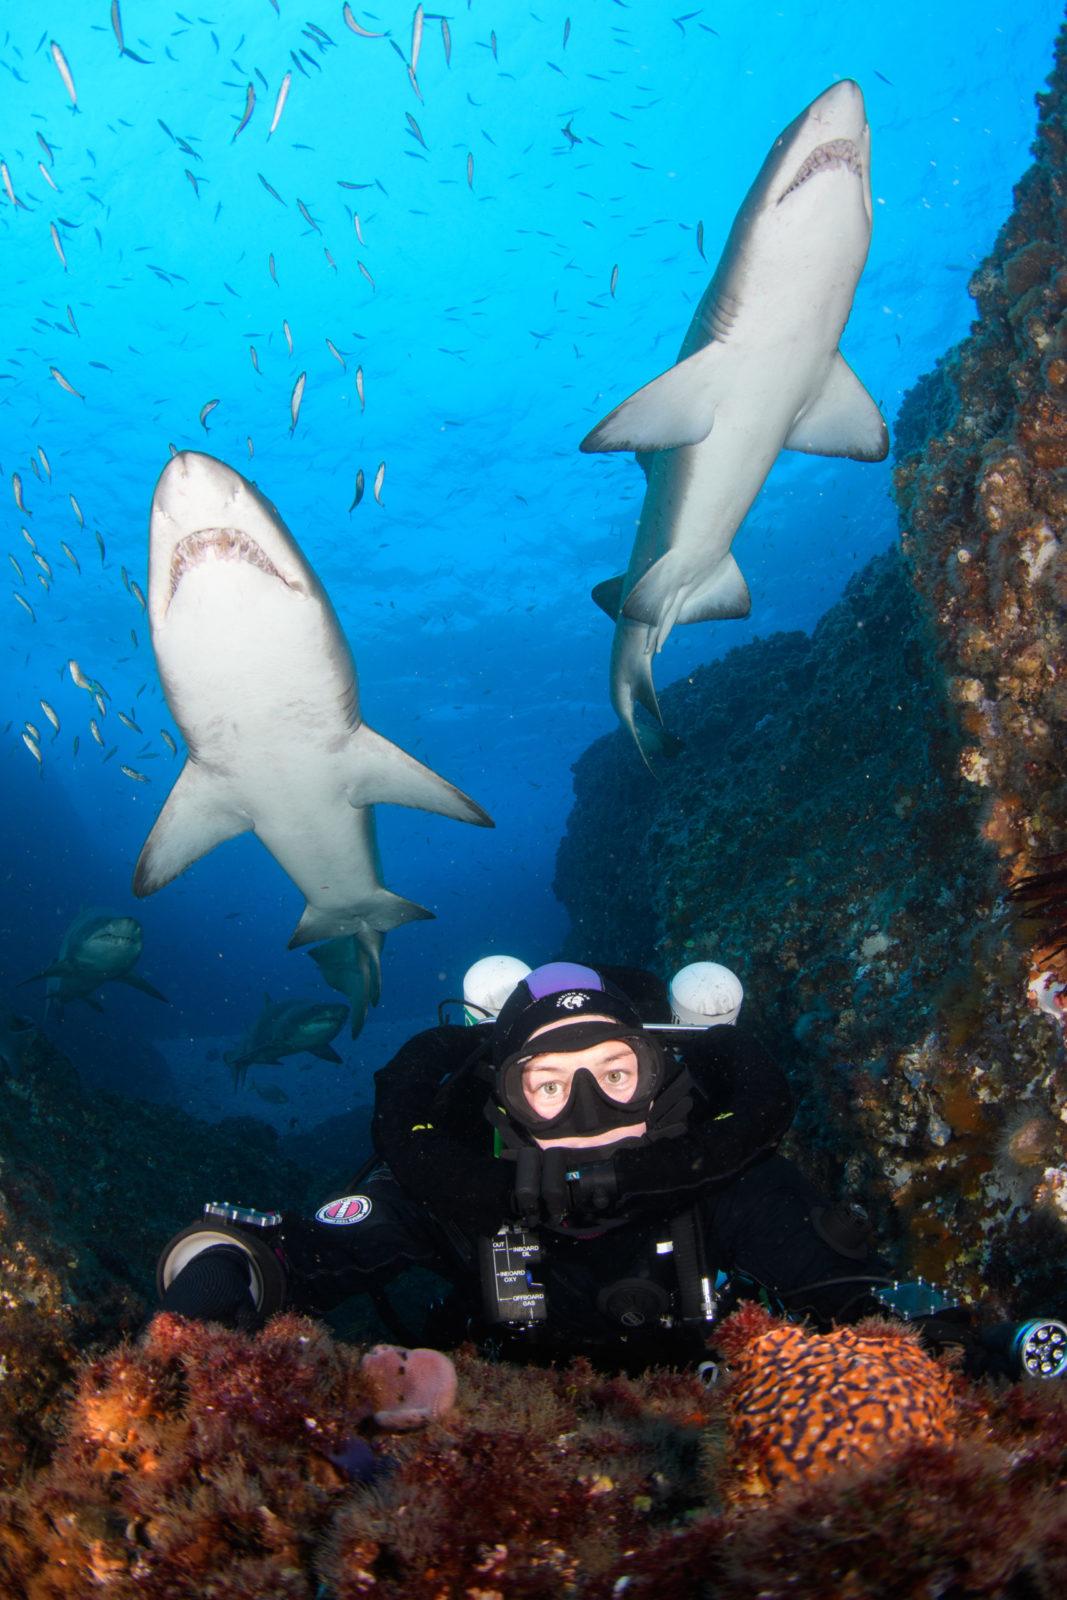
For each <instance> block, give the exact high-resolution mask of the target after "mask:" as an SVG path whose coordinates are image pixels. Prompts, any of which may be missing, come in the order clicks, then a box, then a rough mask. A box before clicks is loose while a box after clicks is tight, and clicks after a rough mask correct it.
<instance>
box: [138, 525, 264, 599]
mask: <svg viewBox="0 0 1067 1600" xmlns="http://www.w3.org/2000/svg"><path fill="white" fill-rule="evenodd" d="M208 557H210V558H211V559H212V560H213V561H247V562H250V563H251V565H252V566H254V567H258V568H259V569H260V571H261V572H265V573H267V575H268V576H269V577H271V578H279V579H280V580H281V582H282V583H285V582H286V579H285V577H284V576H283V574H282V573H280V572H279V571H278V569H277V567H276V566H275V565H274V563H273V561H271V560H270V559H269V557H267V556H266V555H264V553H263V551H262V549H261V548H260V546H259V545H258V544H257V543H256V541H255V540H254V539H252V538H250V537H249V536H248V534H247V533H245V532H244V531H243V530H242V529H241V528H198V529H197V531H196V532H195V533H187V534H186V536H185V538H184V539H182V540H181V541H180V542H179V543H178V544H176V545H175V546H174V552H173V554H172V555H171V558H170V593H169V595H168V597H167V604H168V605H169V604H170V602H171V600H173V599H174V596H175V594H176V593H177V591H178V585H179V584H180V583H181V581H182V579H183V578H184V576H185V574H186V573H187V572H188V571H189V569H190V568H191V567H196V566H199V565H200V563H201V562H203V561H206V560H207V559H208Z"/></svg>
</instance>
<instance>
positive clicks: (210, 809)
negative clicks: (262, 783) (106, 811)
mask: <svg viewBox="0 0 1067 1600" xmlns="http://www.w3.org/2000/svg"><path fill="white" fill-rule="evenodd" d="M251 826H252V821H251V818H250V817H245V816H241V815H240V814H239V813H238V812H235V811H234V810H233V808H232V807H231V806H229V805H228V804H227V803H226V801H225V800H224V799H223V798H222V795H221V794H220V793H219V785H218V784H217V781H216V779H214V778H213V777H212V776H211V774H210V773H207V772H205V771H204V769H203V767H199V766H197V765H196V763H195V762H194V761H187V762H186V763H185V765H184V767H183V768H182V770H181V772H180V773H179V774H178V777H177V780H176V782H175V784H174V787H173V789H172V790H171V791H170V794H169V795H168V796H167V798H166V800H165V801H164V802H163V809H162V811H161V812H160V813H159V816H158V817H157V818H156V820H155V824H154V826H153V828H152V831H151V833H150V834H149V835H148V838H147V839H146V840H145V842H144V847H143V849H142V850H141V854H140V856H139V857H138V860H137V866H136V867H135V869H134V874H133V892H134V894H135V895H136V896H137V898H138V899H139V900H143V899H144V897H145V895H149V894H154V893H155V892H156V890H157V889H162V887H163V885H164V884H166V883H170V881H171V879H172V878H176V877H177V876H178V874H179V873H181V872H184V871H185V869H186V867H191V866H192V864H193V862H194V861H199V860H200V857H201V856H206V855H207V853H208V851H209V850H214V848H215V846H216V845H217V844H222V843H223V841H224V840H226V839H233V838H235V837H236V835H237V834H239V833H247V832H248V830H249V829H250V828H251Z"/></svg>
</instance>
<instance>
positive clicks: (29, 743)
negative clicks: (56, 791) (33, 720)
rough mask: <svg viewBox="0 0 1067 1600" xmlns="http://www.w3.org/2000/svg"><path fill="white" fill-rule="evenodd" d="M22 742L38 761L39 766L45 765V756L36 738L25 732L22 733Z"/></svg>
mask: <svg viewBox="0 0 1067 1600" xmlns="http://www.w3.org/2000/svg"><path fill="white" fill-rule="evenodd" d="M22 742H23V744H24V745H25V746H26V749H27V750H28V751H29V752H30V755H31V756H32V757H33V759H34V760H35V761H36V763H37V765H38V766H39V767H43V766H44V757H43V756H42V754H41V747H40V745H38V744H36V743H35V742H34V740H33V739H31V738H30V736H29V734H28V733H24V734H23V735H22Z"/></svg>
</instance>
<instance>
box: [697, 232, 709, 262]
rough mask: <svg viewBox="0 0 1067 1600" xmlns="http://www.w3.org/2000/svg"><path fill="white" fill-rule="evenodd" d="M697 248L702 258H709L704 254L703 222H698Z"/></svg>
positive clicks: (703, 259) (704, 259)
mask: <svg viewBox="0 0 1067 1600" xmlns="http://www.w3.org/2000/svg"><path fill="white" fill-rule="evenodd" d="M697 249H698V250H699V251H700V258H701V260H702V261H706V260H707V259H708V258H707V256H706V255H705V254H704V224H703V223H702V222H698V223H697Z"/></svg>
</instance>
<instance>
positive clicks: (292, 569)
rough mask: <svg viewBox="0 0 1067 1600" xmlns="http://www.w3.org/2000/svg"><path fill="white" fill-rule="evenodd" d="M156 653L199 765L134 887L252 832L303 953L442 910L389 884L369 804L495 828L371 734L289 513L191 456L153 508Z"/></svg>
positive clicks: (193, 762)
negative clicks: (295, 910) (297, 896)
mask: <svg viewBox="0 0 1067 1600" xmlns="http://www.w3.org/2000/svg"><path fill="white" fill-rule="evenodd" d="M148 617H149V624H150V627H151V630H152V644H153V646H154V648H155V653H156V661H157V663H158V666H159V672H160V677H161V679H162V682H163V689H164V693H165V694H166V697H167V703H168V705H169V706H170V709H171V713H172V715H173V717H174V719H175V721H176V722H177V724H178V726H179V727H180V729H181V731H182V734H183V735H184V737H185V741H186V744H187V746H188V750H189V755H188V759H187V760H186V763H185V766H184V767H183V769H182V771H181V774H180V775H179V777H178V780H177V782H176V783H175V785H174V788H173V789H172V790H171V792H170V794H169V796H168V797H167V800H166V801H165V803H164V805H163V809H162V811H161V812H160V814H159V816H158V818H157V819H156V822H155V826H154V827H153V828H152V831H151V833H150V834H149V836H148V839H147V840H146V842H145V845H144V848H143V850H142V851H141V855H140V859H139V860H138V862H137V867H136V870H135V873H134V880H133V887H134V893H135V894H137V895H148V894H152V893H153V892H154V891H155V890H156V889H159V888H162V886H163V885H164V884H166V883H169V882H170V881H171V879H172V878H175V877H177V875H178V874H179V873H181V872H184V871H185V869H186V867H188V866H190V865H191V864H192V863H193V862H194V861H197V860H199V858H200V857H201V856H203V855H206V854H207V852H208V851H209V850H212V849H214V847H215V846H216V845H217V844H221V843H222V842H223V841H224V840H226V839H232V838H234V837H235V836H236V835H238V834H241V833H247V832H250V831H251V832H254V833H255V834H256V836H257V838H259V839H260V841H261V842H262V843H263V844H264V845H265V846H266V848H267V849H268V850H269V851H270V853H271V855H272V856H273V857H274V859H275V860H276V861H277V862H278V864H279V866H281V867H282V868H283V869H284V870H285V871H286V872H287V873H288V874H289V876H290V878H292V880H293V882H294V883H295V884H296V885H297V887H298V888H299V889H300V890H301V891H302V892H303V894H304V897H305V899H306V902H307V904H306V907H305V910H304V914H303V916H302V917H301V918H300V921H299V923H298V925H297V928H296V931H295V933H294V934H293V937H292V939H291V940H290V948H293V947H294V946H297V945H303V944H310V943H312V942H313V941H315V940H318V939H333V938H339V937H343V936H346V935H349V934H353V933H359V932H360V931H361V930H362V929H364V928H369V929H373V930H375V931H377V932H384V931H386V930H388V929H390V928H395V927H398V926H399V925H400V924H401V923H404V922H409V921H411V920H412V919H414V918H418V917H429V916H431V915H432V913H431V912H429V911H426V910H424V909H423V907H422V906H418V905H415V904H414V902H412V901H410V900H405V899H402V898H401V897H400V896H399V895H396V894H392V893H391V892H390V891H389V890H388V889H386V888H384V887H383V886H382V884H381V882H380V881H379V863H378V857H377V850H376V848H375V843H374V825H373V818H372V814H371V812H370V810H369V809H368V808H369V807H370V806H371V805H373V804H375V803H377V802H379V801H390V802H393V803H394V804H397V805H403V806H418V807H421V808H423V809H424V810H427V811H439V812H441V813H443V814H444V815H445V816H449V817H455V818H457V819H458V820H459V821H462V822H475V823H478V824H480V825H481V826H483V827H492V821H491V819H490V818H489V817H488V816H487V815H486V813H485V812H484V811H483V810H482V809H481V807H480V806H478V805H476V804H475V803H474V801H473V800H471V799H469V798H468V796H467V795H465V794H463V793H461V791H460V790H459V789H457V788H455V787H454V786H453V785H452V784H450V783H447V782H446V781H445V780H444V779H443V778H440V777H438V776H437V774H436V773H435V772H431V771H430V769H429V767H425V766H423V765H422V764H421V762H418V761H416V760H414V758H413V757H411V756H409V755H405V753H404V752H403V751H402V750H400V749H399V748H398V747H397V746H396V745H394V744H390V743H389V741H388V740H387V739H383V738H382V736H381V735H380V734H378V733H375V732H373V730H372V729H370V728H369V727H368V726H367V724H366V723H365V722H364V721H363V719H362V716H361V714H360V705H359V687H358V684H357V681H356V668H355V662H354V661H353V659H352V653H351V651H350V650H349V647H348V644H347V641H346V640H345V637H344V634H343V633H342V632H341V627H340V624H339V622H338V620H337V616H336V614H335V612H334V609H333V606H332V605H331V604H330V600H329V597H328V595H327V594H326V592H325V590H324V589H323V587H322V584H321V583H320V582H319V580H318V578H317V577H316V575H315V573H314V572H313V571H312V569H311V567H310V566H309V565H308V563H307V561H306V560H305V558H304V556H303V555H302V553H301V551H300V550H299V548H298V547H297V544H296V541H295V540H294V539H293V537H292V535H291V534H290V533H289V530H288V529H287V528H286V527H285V525H284V523H283V522H282V520H281V518H280V517H279V516H278V513H277V512H276V511H275V509H274V507H273V506H272V505H271V504H270V503H269V502H268V501H267V500H265V499H264V498H263V496H262V495H261V494H260V493H259V492H258V490H257V489H255V488H254V487H253V485H252V484H250V483H248V482H247V481H246V480H245V479H244V478H242V477H241V475H240V474H239V473H237V472H234V471H232V470H231V469H230V468H229V467H227V466H226V465H225V464H224V463H223V462H221V461H217V460H215V458H214V457H212V456H207V455H201V454H198V453H196V452H194V451H189V450H186V451H180V452H179V453H177V454H176V455H175V456H174V457H173V459H172V460H171V461H170V462H169V463H168V465H167V466H166V467H165V468H164V470H163V472H162V474H161V476H160V479H159V482H158V483H157V485H156V491H155V495H154V497H153V501H152V515H151V529H150V552H149V569H148Z"/></svg>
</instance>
